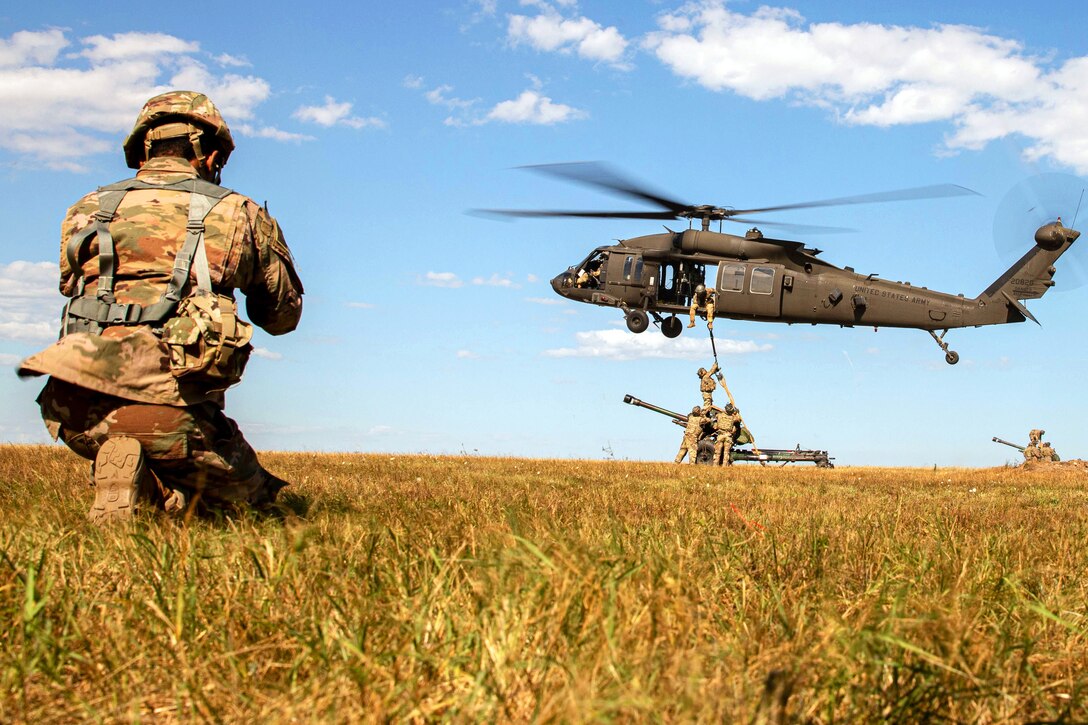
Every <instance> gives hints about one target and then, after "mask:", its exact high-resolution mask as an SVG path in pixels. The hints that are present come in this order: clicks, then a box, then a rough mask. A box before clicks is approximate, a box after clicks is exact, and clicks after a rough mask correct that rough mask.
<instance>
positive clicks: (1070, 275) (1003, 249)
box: [994, 173, 1088, 292]
mask: <svg viewBox="0 0 1088 725" xmlns="http://www.w3.org/2000/svg"><path fill="white" fill-rule="evenodd" d="M1086 191H1088V181H1086V180H1085V179H1082V178H1080V177H1077V176H1073V175H1071V174H1063V173H1042V174H1036V175H1034V176H1030V177H1028V178H1026V179H1024V180H1022V181H1020V182H1019V183H1017V184H1016V185H1015V186H1013V187H1012V188H1011V189H1009V191H1008V193H1006V194H1005V196H1004V198H1002V200H1001V203H1000V204H999V205H998V207H997V212H996V214H995V215H994V247H995V248H996V249H997V253H998V255H999V256H1000V257H1001V259H1002V260H1003V261H1004V262H1005V264H1012V263H1013V262H1014V261H1016V260H1017V259H1019V258H1020V256H1021V255H1023V253H1024V252H1026V251H1027V250H1029V249H1031V247H1032V244H1033V242H1034V239H1035V230H1036V229H1038V228H1039V227H1041V226H1042V225H1044V224H1049V223H1051V222H1054V221H1057V219H1058V218H1059V217H1061V220H1062V223H1063V224H1064V225H1065V226H1067V227H1070V228H1072V227H1074V225H1079V224H1081V222H1082V220H1083V219H1084V218H1085V208H1084V207H1085V202H1086V199H1088V194H1086ZM1081 244H1082V242H1077V243H1076V244H1074V245H1073V247H1072V248H1071V249H1070V250H1069V251H1068V252H1066V253H1065V254H1064V255H1063V256H1062V258H1061V259H1059V260H1058V261H1057V262H1056V263H1055V265H1054V266H1055V267H1057V269H1058V272H1057V274H1056V275H1055V276H1054V281H1055V282H1056V283H1057V284H1056V285H1055V287H1054V289H1055V290H1056V291H1058V292H1064V291H1067V290H1073V289H1078V288H1080V287H1083V286H1084V284H1085V282H1086V281H1088V245H1086V246H1085V247H1082V246H1081Z"/></svg>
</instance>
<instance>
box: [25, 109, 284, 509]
mask: <svg viewBox="0 0 1088 725" xmlns="http://www.w3.org/2000/svg"><path fill="white" fill-rule="evenodd" d="M233 150H234V140H233V139H232V137H231V133H230V130H229V129H228V128H227V124H226V123H225V122H224V120H223V117H222V116H221V115H220V114H219V111H218V110H217V109H216V107H215V106H214V105H213V104H212V102H211V101H210V100H209V99H208V98H207V97H206V96H204V95H203V94H200V93H195V92H192V91H172V92H169V93H164V94H162V95H159V96H156V97H154V98H152V99H151V100H149V101H148V102H147V104H146V105H145V106H144V107H143V109H142V110H141V111H140V114H139V116H138V117H137V119H136V125H135V127H134V128H133V130H132V133H131V134H130V135H129V136H128V138H127V139H126V140H125V142H124V151H125V160H126V161H127V163H128V166H129V167H130V168H133V169H138V171H137V173H136V177H135V178H134V179H130V180H127V181H122V182H118V183H116V184H111V185H109V186H104V187H102V188H100V189H98V190H97V191H94V192H91V193H90V194H88V195H86V196H84V197H83V198H82V199H80V200H79V201H78V202H76V204H75V206H73V207H72V208H71V209H69V210H68V214H67V216H66V217H65V219H64V223H63V226H62V229H61V255H60V291H61V293H62V294H64V295H65V296H66V297H68V298H69V302H68V304H67V306H66V307H65V312H64V318H63V320H62V324H61V337H60V340H58V341H57V342H56V343H54V344H53V345H52V346H51V347H49V348H47V349H45V350H43V351H42V352H39V353H38V354H36V355H33V356H31V357H30V358H27V359H26V360H24V361H23V362H22V364H21V365H20V367H19V370H18V372H19V374H20V375H21V376H27V375H49V376H50V377H49V380H48V381H47V382H46V385H45V388H44V389H43V390H42V392H41V395H40V396H38V403H39V405H40V406H41V411H42V418H43V419H44V421H45V424H46V427H47V428H48V429H49V432H50V433H51V434H52V436H53V438H55V439H56V438H60V439H61V440H63V441H64V442H65V443H66V444H67V445H68V447H69V448H71V449H72V450H73V451H75V452H76V453H78V454H79V455H81V456H83V457H84V458H88V459H91V460H93V461H94V464H93V466H92V469H91V470H92V478H93V484H94V487H95V499H94V503H93V505H92V506H91V510H90V513H89V514H88V516H89V518H90V519H91V520H92V521H95V522H105V521H110V520H116V519H124V518H127V517H128V516H130V515H131V514H132V512H133V510H134V508H136V507H137V506H152V505H157V506H159V507H161V508H164V509H165V510H166V511H168V512H174V513H177V512H181V511H186V510H192V509H193V508H195V507H196V506H197V504H198V503H199V504H201V505H202V506H203V505H209V504H210V505H219V504H226V505H229V506H233V505H237V504H252V505H262V504H267V503H270V502H272V500H273V499H274V498H275V496H276V493H277V492H278V491H279V489H280V488H281V487H283V486H284V485H286V483H285V482H284V481H282V480H280V479H278V478H276V477H275V476H273V475H272V474H270V473H269V472H267V471H266V470H264V468H262V467H261V465H260V463H259V462H258V460H257V456H256V453H254V451H253V449H252V448H251V447H250V445H249V444H248V443H247V442H246V440H245V438H243V437H242V434H241V433H240V432H239V430H238V427H237V425H235V423H234V421H232V420H231V419H230V418H227V417H226V416H225V415H224V414H223V405H224V390H226V388H227V387H229V386H230V385H232V384H234V383H236V382H238V380H239V379H240V378H241V374H242V371H243V368H244V365H245V362H246V359H247V357H248V355H249V351H250V350H251V349H252V348H251V345H250V344H249V339H250V336H251V335H252V327H251V326H250V325H249V323H247V322H245V321H244V320H242V319H241V318H240V317H239V316H238V314H237V312H238V310H237V305H236V304H235V301H234V296H233V291H234V290H235V289H237V290H240V291H241V292H242V293H244V294H245V296H246V311H247V313H248V316H249V319H250V320H252V321H253V323H255V324H257V325H259V326H260V327H261V328H263V329H264V330H265V331H266V332H268V333H270V334H272V335H281V334H284V333H287V332H290V331H291V330H293V329H295V326H296V325H297V324H298V321H299V317H300V316H301V314H302V291H303V290H302V283H301V282H300V281H299V278H298V276H297V274H296V272H295V269H294V263H293V260H292V258H291V253H290V251H289V250H288V248H287V244H286V243H285V242H284V239H283V234H282V232H281V231H280V228H279V225H278V224H277V223H276V220H275V219H273V218H272V217H271V216H270V215H269V214H268V212H267V210H266V209H263V208H261V206H260V205H258V204H257V203H255V202H254V201H253V200H252V199H249V198H248V197H245V196H242V195H241V194H237V193H235V192H232V191H230V190H229V189H224V188H223V187H221V186H218V182H219V175H220V170H221V169H222V167H223V166H224V165H225V164H226V163H227V159H228V157H229V156H230V154H231V151H233Z"/></svg>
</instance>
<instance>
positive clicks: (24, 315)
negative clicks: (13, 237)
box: [0, 261, 64, 343]
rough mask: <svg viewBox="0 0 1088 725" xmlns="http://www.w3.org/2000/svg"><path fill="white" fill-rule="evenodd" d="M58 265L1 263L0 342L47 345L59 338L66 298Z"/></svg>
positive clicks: (46, 263) (49, 263)
mask: <svg viewBox="0 0 1088 725" xmlns="http://www.w3.org/2000/svg"><path fill="white" fill-rule="evenodd" d="M59 278H60V270H59V269H58V267H57V265H56V263H54V262H21V261H20V262H11V263H9V264H0V340H9V341H13V342H25V343H47V342H50V341H52V340H55V339H56V338H57V330H58V328H59V326H60V311H61V307H63V305H64V298H63V297H62V296H61V295H60V293H59V292H58V291H57V280H58V279H59Z"/></svg>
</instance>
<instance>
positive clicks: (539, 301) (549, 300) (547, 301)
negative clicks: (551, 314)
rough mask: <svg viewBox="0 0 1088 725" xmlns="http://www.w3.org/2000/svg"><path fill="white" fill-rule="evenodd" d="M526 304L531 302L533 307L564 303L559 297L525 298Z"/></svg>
mask: <svg viewBox="0 0 1088 725" xmlns="http://www.w3.org/2000/svg"><path fill="white" fill-rule="evenodd" d="M525 301H526V302H532V303H533V304H534V305H563V304H566V301H565V300H563V299H561V298H559V297H526V298H525Z"/></svg>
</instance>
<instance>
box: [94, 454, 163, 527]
mask: <svg viewBox="0 0 1088 725" xmlns="http://www.w3.org/2000/svg"><path fill="white" fill-rule="evenodd" d="M93 477H94V503H92V504H91V510H90V511H88V512H87V518H88V519H90V520H91V521H92V522H93V523H96V524H106V523H110V522H112V521H121V520H124V519H127V518H130V517H131V516H132V514H133V513H134V512H135V511H136V508H137V507H138V505H139V503H140V500H141V498H144V497H146V496H147V493H146V491H144V490H143V489H145V488H146V487H147V485H148V483H149V480H148V479H149V478H150V474H149V473H148V471H147V466H146V465H145V463H144V450H143V448H142V447H141V446H140V442H139V441H138V440H136V439H135V438H127V437H120V438H110V439H109V440H107V441H106V442H105V443H103V444H102V447H101V448H99V449H98V455H97V456H96V457H95V459H94V473H93Z"/></svg>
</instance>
